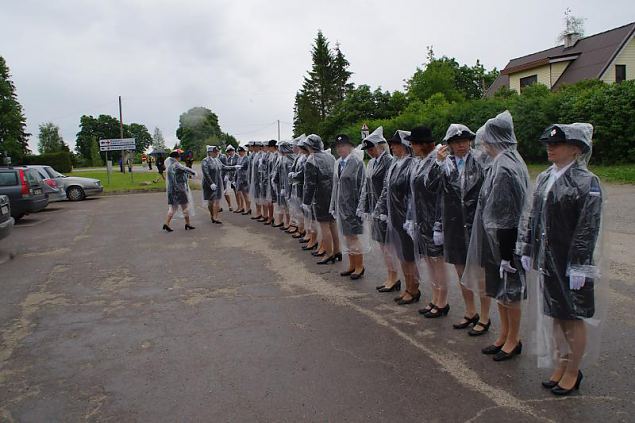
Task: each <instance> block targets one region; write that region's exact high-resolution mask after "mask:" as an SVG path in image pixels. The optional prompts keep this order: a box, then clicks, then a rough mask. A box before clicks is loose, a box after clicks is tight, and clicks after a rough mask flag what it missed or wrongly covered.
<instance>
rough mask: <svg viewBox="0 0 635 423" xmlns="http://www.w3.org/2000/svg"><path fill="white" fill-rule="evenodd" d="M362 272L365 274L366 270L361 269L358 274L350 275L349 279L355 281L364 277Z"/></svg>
mask: <svg viewBox="0 0 635 423" xmlns="http://www.w3.org/2000/svg"><path fill="white" fill-rule="evenodd" d="M364 272H366V268H363V269H362V271H361V272H359V273H351V279H353V280H357V279H359V278H361V277H362V276H364Z"/></svg>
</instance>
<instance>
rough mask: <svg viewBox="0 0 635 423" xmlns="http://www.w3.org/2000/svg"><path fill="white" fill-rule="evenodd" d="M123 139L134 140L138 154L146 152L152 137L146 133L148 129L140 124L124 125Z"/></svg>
mask: <svg viewBox="0 0 635 423" xmlns="http://www.w3.org/2000/svg"><path fill="white" fill-rule="evenodd" d="M124 137H126V138H134V139H135V147H136V151H137V152H138V153H142V152H144V151H146V149H147V148H148V147H150V145H151V144H152V135H150V132H148V128H146V126H145V125H142V124H140V123H131V124H130V125H124Z"/></svg>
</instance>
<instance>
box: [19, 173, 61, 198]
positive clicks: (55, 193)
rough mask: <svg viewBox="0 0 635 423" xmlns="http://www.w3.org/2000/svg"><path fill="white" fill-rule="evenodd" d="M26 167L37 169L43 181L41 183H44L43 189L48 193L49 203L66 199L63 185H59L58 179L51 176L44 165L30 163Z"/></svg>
mask: <svg viewBox="0 0 635 423" xmlns="http://www.w3.org/2000/svg"><path fill="white" fill-rule="evenodd" d="M26 167H27V168H29V169H35V171H36V172H37V173H38V175H39V176H40V178H41V182H43V183H41V184H40V185H42V189H43V190H44V192H45V193H46V194H48V196H49V203H52V202H55V201H63V200H66V198H67V197H66V191H65V190H64V188H63V187H60V186H59V185H57V181H56V180H55V179H53V178H51V176H50V175H49V174H48V173H47V172H46V170H45V169H44V166H33V165H29V166H26Z"/></svg>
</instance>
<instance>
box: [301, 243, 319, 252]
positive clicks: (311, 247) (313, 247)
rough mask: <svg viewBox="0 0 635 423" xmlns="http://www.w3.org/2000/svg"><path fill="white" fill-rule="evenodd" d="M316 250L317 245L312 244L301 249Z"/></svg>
mask: <svg viewBox="0 0 635 423" xmlns="http://www.w3.org/2000/svg"><path fill="white" fill-rule="evenodd" d="M316 248H317V244H313V245H311V246H309V245H305V246H304V247H302V249H303V250H304V251H310V250H315V249H316Z"/></svg>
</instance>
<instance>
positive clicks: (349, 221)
mask: <svg viewBox="0 0 635 423" xmlns="http://www.w3.org/2000/svg"><path fill="white" fill-rule="evenodd" d="M338 218H339V222H340V227H341V228H342V234H343V235H344V236H352V235H361V234H362V233H363V232H364V224H363V223H362V218H361V217H359V216H357V215H352V216H343V215H341V214H340V215H338Z"/></svg>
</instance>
